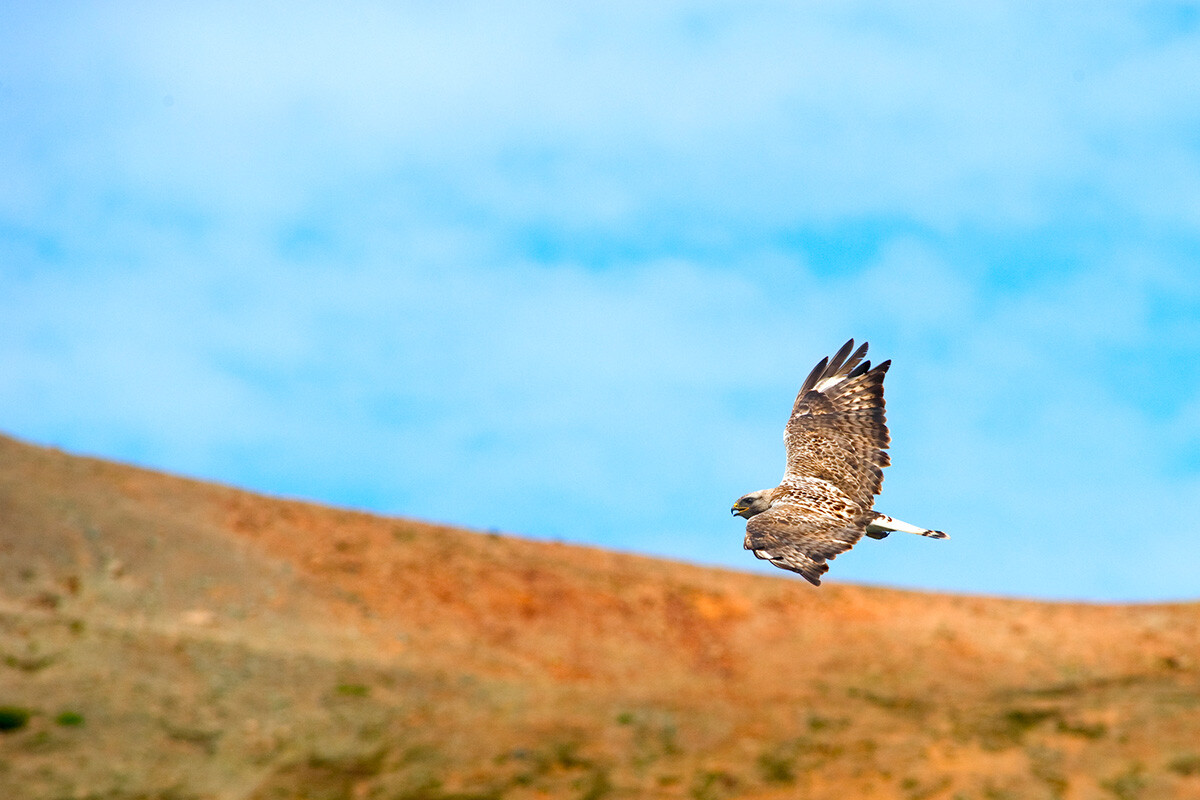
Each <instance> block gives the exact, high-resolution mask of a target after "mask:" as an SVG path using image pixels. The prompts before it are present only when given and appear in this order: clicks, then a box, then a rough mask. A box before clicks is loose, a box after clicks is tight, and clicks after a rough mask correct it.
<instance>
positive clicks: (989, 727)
mask: <svg viewBox="0 0 1200 800" xmlns="http://www.w3.org/2000/svg"><path fill="white" fill-rule="evenodd" d="M0 659H2V663H0V706H4V707H6V708H7V712H8V713H9V714H10V717H11V718H12V719H14V720H16V721H15V722H13V723H12V725H13V726H14V727H12V729H11V730H9V731H8V732H5V733H0V797H10V796H11V797H30V798H67V797H80V798H82V797H92V798H113V800H116V799H117V798H130V800H132V798H163V800H166V799H167V798H176V799H178V798H193V797H195V798H210V797H211V798H230V799H232V798H262V799H264V800H265V798H285V797H311V798H346V800H351V799H352V798H381V799H383V798H386V799H387V800H402V799H403V798H408V800H417V799H418V798H427V799H429V800H434V799H436V798H442V799H443V800H444V799H446V798H459V800H468V799H469V798H476V800H482V799H483V798H491V799H492V800H497V799H498V798H536V797H554V798H560V797H561V798H579V799H580V800H600V798H609V797H611V798H624V797H664V798H667V797H670V798H676V797H678V798H697V800H709V799H712V800H717V799H718V798H733V797H747V798H750V797H753V798H768V797H778V798H785V797H786V798H791V797H810V798H824V797H830V798H833V797H838V798H846V797H864V798H873V797H878V798H892V797H901V798H912V799H913V800H916V798H947V800H950V799H951V798H955V799H957V798H993V799H995V798H1026V797H1046V798H1092V797H1095V798H1143V797H1144V798H1154V797H1174V798H1200V605H1196V604H1179V605H1160V606H1091V605H1072V604H1051V603H1037V602H1028V601H1017V600H1005V599H997V598H981V597H963V596H952V595H935V594H922V593H915V592H902V591H894V590H886V589H871V588H863V587H855V586H845V585H836V584H834V585H826V586H824V587H821V588H819V589H816V588H813V587H810V586H808V585H807V584H805V583H804V582H802V581H799V580H795V579H793V578H791V577H790V576H786V575H781V576H779V577H771V576H760V575H752V574H746V573H739V572H733V571H727V570H718V569H706V568H700V567H695V566H689V565H684V564H677V563H671V562H667V561H661V560H655V559H649V558H641V557H637V556H631V555H622V554H617V553H611V552H607V551H603V550H598V549H593V548H584V547H575V546H568V545H561V544H549V543H543V542H531V541H525V540H522V539H518V538H515V537H510V536H499V535H492V534H479V533H471V532H467V531H462V530H456V529H451V528H445V527H438V526H432V525H427V524H423V523H419V522H413V521H409V520H400V519H388V518H381V517H375V516H370V515H366V514H358V513H352V512H347V511H341V510H336V509H330V508H323V507H320V506H315V505H311V504H306V503H298V502H292V501H282V500H275V499H270V498H264V497H261V496H256V495H252V494H249V493H246V492H242V491H238V490H235V489H230V488H226V487H221V486H215V485H212V484H206V483H200V482H196V481H190V480H184V479H180V478H175V477H170V476H166V475H161V474H158V473H153V472H149V471H145V470H140V469H135V468H132V467H127V466H122V465H118V464H112V463H107V462H103V461H98V460H94V459H86V458H79V457H75V456H70V455H66V454H63V453H61V452H57V451H53V450H48V449H44V448H39V447H33V446H30V445H26V444H22V443H19V442H16V441H14V440H11V439H7V438H3V437H0ZM22 712H30V713H31V716H29V718H28V719H27V720H26V721H24V722H23V723H22V724H17V722H20V721H21V719H22ZM5 713H6V712H5V709H0V727H3V725H4V720H5V719H6V717H5V716H4V714H5Z"/></svg>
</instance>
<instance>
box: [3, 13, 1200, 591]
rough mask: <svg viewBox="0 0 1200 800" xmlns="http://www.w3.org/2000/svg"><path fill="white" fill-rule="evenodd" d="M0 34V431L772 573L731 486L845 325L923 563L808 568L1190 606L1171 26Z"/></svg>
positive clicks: (548, 26)
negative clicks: (880, 368) (859, 352)
mask: <svg viewBox="0 0 1200 800" xmlns="http://www.w3.org/2000/svg"><path fill="white" fill-rule="evenodd" d="M4 16H5V24H4V26H3V27H2V28H0V176H3V177H0V430H4V431H6V432H8V433H11V434H13V435H16V436H19V437H22V438H25V439H28V440H32V441H35V442H41V443H47V444H54V445H57V446H61V447H63V448H66V449H68V450H71V451H75V452H82V453H89V454H96V455H100V456H104V457H108V458H113V459H118V460H122V461H132V462H135V463H138V464H143V465H147V466H152V467H155V468H160V469H165V470H169V471H172V472H177V473H183V474H186V475H192V476H197V477H201V478H206V479H214V480H219V481H222V482H225V483H231V484H235V485H238V486H243V487H246V488H250V489H254V490H258V491H263V492H268V493H271V494H277V495H284V496H292V497H302V498H309V499H313V500H317V501H320V502H325V503H332V504H337V505H344V506H351V507H355V508H362V509H368V510H372V511H378V512H383V513H389V514H402V515H410V516H415V517H420V518H425V519H432V520H439V521H445V522H450V523H455V524H461V525H468V526H473V527H476V528H496V529H500V530H504V531H510V532H514V533H520V534H522V535H527V536H534V537H539V538H558V539H563V540H567V541H574V542H585V543H592V544H599V545H603V546H607V547H614V548H619V549H623V550H631V551H637V552H644V553H651V554H661V555H665V556H669V557H672V558H679V559H684V560H688V561H694V562H701V563H710V564H720V565H727V566H733V567H737V568H744V569H766V570H771V568H769V567H763V566H762V565H761V564H760V563H759V562H757V561H755V560H754V559H753V558H750V557H749V556H748V554H746V553H744V552H743V551H742V549H741V537H742V526H741V525H740V524H739V521H738V520H734V519H731V518H730V515H729V511H728V509H729V506H730V503H731V502H732V500H734V499H735V498H736V497H738V496H739V495H741V494H742V493H744V492H747V491H750V490H753V489H758V488H765V487H768V486H773V485H775V483H776V482H777V480H778V478H779V475H780V472H781V470H782V464H783V449H782V441H781V436H782V428H783V423H784V420H785V418H786V415H787V412H788V409H789V408H790V404H791V402H792V400H793V397H794V393H795V391H796V390H797V388H798V387H799V384H800V382H801V381H802V380H803V378H804V376H805V375H806V374H807V372H808V370H809V369H810V368H811V366H812V365H813V364H814V363H815V362H816V361H817V360H818V359H819V358H820V357H821V356H823V355H826V354H828V353H829V352H832V350H833V349H835V348H836V347H837V346H838V345H840V344H841V343H842V342H843V341H844V340H845V339H847V338H849V337H851V336H853V337H856V338H858V339H860V340H862V339H867V340H869V341H870V342H871V345H872V356H873V357H874V358H876V359H877V360H878V359H883V358H892V359H893V360H894V364H893V368H892V371H891V372H890V373H889V376H888V382H887V393H888V402H889V420H890V423H891V428H892V434H893V449H892V454H893V462H894V463H893V466H892V467H891V468H889V469H888V471H887V478H886V482H885V484H884V492H883V495H882V496H881V498H880V500H879V502H878V503H877V507H879V508H881V509H883V510H885V511H887V512H889V513H892V514H893V515H895V516H899V517H901V518H903V519H906V520H908V521H911V522H915V523H920V524H927V525H929V526H931V527H937V528H942V529H945V530H947V531H948V532H950V533H951V534H952V536H953V538H952V539H951V540H950V541H949V542H932V541H927V540H924V539H918V538H917V537H903V538H902V537H899V536H893V537H891V538H889V539H888V540H887V541H884V542H865V543H864V544H862V545H860V546H859V547H856V548H855V549H854V550H853V551H852V552H851V553H848V554H846V555H844V556H842V557H841V558H839V559H838V560H837V561H836V562H835V563H834V565H833V570H832V572H831V578H832V580H839V581H855V582H868V583H876V584H888V585H896V586H906V587H919V588H928V589H939V590H952V591H969V592H982V593H989V594H1006V595H1022V596H1034V597H1043V598H1083V599H1090V600H1155V599H1179V598H1197V597H1200V567H1197V564H1200V534H1198V533H1197V532H1196V530H1195V520H1196V518H1197V508H1198V507H1200V91H1198V79H1197V77H1196V76H1198V75H1200V6H1198V5H1197V4H1192V3H1120V2H1116V3H1114V2H1105V3H1095V4H1090V3H1076V4H1069V5H1067V6H1062V7H1046V6H1045V4H1039V3H1024V4H1022V3H991V4H975V5H973V6H963V5H962V4H958V3H911V2H904V3H892V4H889V3H880V4H865V3H864V4H855V3H837V4H825V3H781V4H773V3H759V4H748V3H715V2H713V3H690V2H665V3H660V4H654V6H653V7H652V8H647V7H645V4H633V3H631V4H627V5H626V4H621V3H609V4H604V5H603V6H602V7H599V8H591V9H585V10H580V9H576V8H568V7H566V6H563V5H562V4H554V3H545V4H541V3H502V2H490V3H480V4H475V3H427V2H415V3H394V4H392V3H389V4H377V5H376V4H360V5H358V6H356V7H354V8H347V7H345V6H344V5H340V4H332V3H294V2H289V3H286V4H284V3H257V4H235V3H229V4H221V3H211V4H204V3H196V4H189V5H188V6H187V8H186V9H181V8H171V7H164V6H163V4H151V3H146V4H136V3H116V4H98V3H97V4H88V3H62V4H37V5H34V4H24V5H18V4H9V7H7V8H6V9H5V12H4ZM778 574H781V575H782V574H783V573H778Z"/></svg>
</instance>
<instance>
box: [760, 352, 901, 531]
mask: <svg viewBox="0 0 1200 800" xmlns="http://www.w3.org/2000/svg"><path fill="white" fill-rule="evenodd" d="M853 348H854V340H853V339H851V340H850V341H848V342H846V344H845V345H843V346H842V349H841V350H838V352H837V354H836V355H834V357H833V358H832V359H822V360H821V362H820V363H819V364H817V366H816V368H814V369H813V371H812V372H811V373H810V374H809V376H808V378H807V379H806V380H805V381H804V385H803V386H802V387H801V388H800V392H799V394H797V395H796V402H795V404H794V405H793V406H792V415H791V417H790V418H789V419H788V422H787V427H786V428H784V432H783V443H784V447H786V448H787V468H786V469H785V470H784V476H783V481H782V483H783V484H785V485H786V484H787V483H788V482H789V480H791V479H796V478H814V479H817V480H823V481H828V482H829V483H831V484H833V485H834V486H836V487H837V488H838V489H839V490H841V492H842V493H843V494H844V495H845V496H846V497H847V498H849V499H850V500H851V501H852V502H853V503H855V504H856V505H857V506H858V507H859V508H860V509H861V510H862V511H866V510H868V509H870V508H871V506H872V504H874V502H875V495H877V494H879V490H880V489H881V488H883V468H884V467H886V466H887V465H888V464H889V463H891V462H890V459H889V458H888V454H887V447H888V444H889V443H890V442H891V438H890V436H889V435H888V429H887V418H886V415H885V413H884V402H883V376H884V375H886V374H887V371H888V367H890V366H891V364H892V362H891V361H885V362H883V363H882V364H880V365H878V366H877V367H875V368H874V369H872V368H871V362H870V361H863V360H862V359H863V356H865V355H866V353H867V344H866V343H865V342H864V343H863V345H862V347H860V348H858V350H854V351H853V355H851V351H852V350H853Z"/></svg>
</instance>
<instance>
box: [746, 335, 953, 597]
mask: <svg viewBox="0 0 1200 800" xmlns="http://www.w3.org/2000/svg"><path fill="white" fill-rule="evenodd" d="M866 353H867V344H866V343H865V342H864V343H863V345H862V346H861V347H859V348H858V349H857V350H855V349H854V340H853V339H851V340H850V341H848V342H846V344H845V345H843V346H842V348H841V349H840V350H838V352H837V353H836V354H834V356H833V357H832V358H825V359H822V360H821V362H820V363H819V364H817V366H816V367H815V368H814V369H813V371H812V372H811V373H810V374H809V376H808V378H807V379H806V380H805V381H804V384H803V385H802V386H801V388H800V392H799V394H798V395H797V396H796V402H795V404H794V405H793V406H792V414H791V416H790V417H789V418H788V422H787V427H786V428H785V429H784V434H783V441H784V446H785V448H786V450H787V467H786V469H785V471H784V475H783V480H782V481H780V484H779V486H777V487H775V488H774V489H769V490H765V491H762V492H754V493H752V494H749V495H746V496H744V497H742V498H741V499H739V500H738V501H737V503H735V504H734V507H733V512H734V513H735V514H738V515H739V516H744V517H746V518H747V520H748V522H747V524H746V541H745V547H746V549H747V550H752V551H754V554H755V555H756V556H758V557H759V558H765V559H767V560H769V561H770V562H771V563H772V564H774V565H775V566H777V567H781V568H782V569H788V570H792V571H793V572H798V573H800V574H801V575H803V576H804V577H805V578H806V579H807V580H808V581H810V582H811V583H813V584H817V585H819V584H820V582H821V576H822V575H823V574H824V573H825V572H827V571H828V570H829V565H828V564H827V563H826V561H827V560H829V559H832V558H834V557H836V556H837V555H838V554H839V553H843V552H845V551H846V550H849V549H850V548H851V547H853V546H854V545H855V543H857V542H858V541H859V539H861V538H862V536H863V534H864V533H866V532H867V526H868V525H872V524H873V523H876V521H877V520H887V521H888V523H896V522H897V521H896V520H892V519H891V518H890V517H886V516H884V515H882V514H878V513H876V512H875V511H872V510H871V506H872V505H873V504H874V502H875V495H877V494H878V493H879V491H880V489H881V488H882V486H883V468H884V467H886V466H887V465H888V464H889V463H890V459H889V458H888V454H887V447H888V445H889V443H890V441H891V440H890V437H889V434H888V429H887V418H886V415H885V413H884V400H883V378H884V375H886V374H887V371H888V367H889V366H891V362H890V361H885V362H883V363H882V364H879V365H878V366H876V367H874V368H872V367H871V362H870V361H863V358H864V356H865V355H866ZM880 524H882V523H880ZM898 524H899V525H901V526H904V527H887V528H884V529H882V530H880V529H878V528H873V530H872V532H871V535H872V537H873V538H883V537H885V536H887V535H888V532H890V531H891V530H908V531H909V532H912V533H920V534H922V535H926V536H931V537H933V538H945V534H942V533H941V532H940V531H929V530H925V529H921V528H916V527H915V526H909V525H907V523H898Z"/></svg>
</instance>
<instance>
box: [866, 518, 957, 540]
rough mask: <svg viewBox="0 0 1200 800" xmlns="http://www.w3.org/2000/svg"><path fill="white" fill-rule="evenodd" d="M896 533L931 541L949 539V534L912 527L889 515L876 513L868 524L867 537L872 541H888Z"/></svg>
mask: <svg viewBox="0 0 1200 800" xmlns="http://www.w3.org/2000/svg"><path fill="white" fill-rule="evenodd" d="M895 531H901V532H902V533H915V534H917V535H918V536H928V537H929V538H930V539H949V538H950V536H949V534H946V533H943V532H942V531H932V530H929V529H928V528H918V527H917V526H916V525H910V524H908V523H907V522H901V521H900V520H898V519H895V518H893V517H889V516H888V515H887V514H880V513H878V512H876V514H875V519H873V520H871V521H870V522H868V523H867V531H866V532H867V536H870V537H871V538H872V539H886V538H887V536H888V534H890V533H893V532H895Z"/></svg>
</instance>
